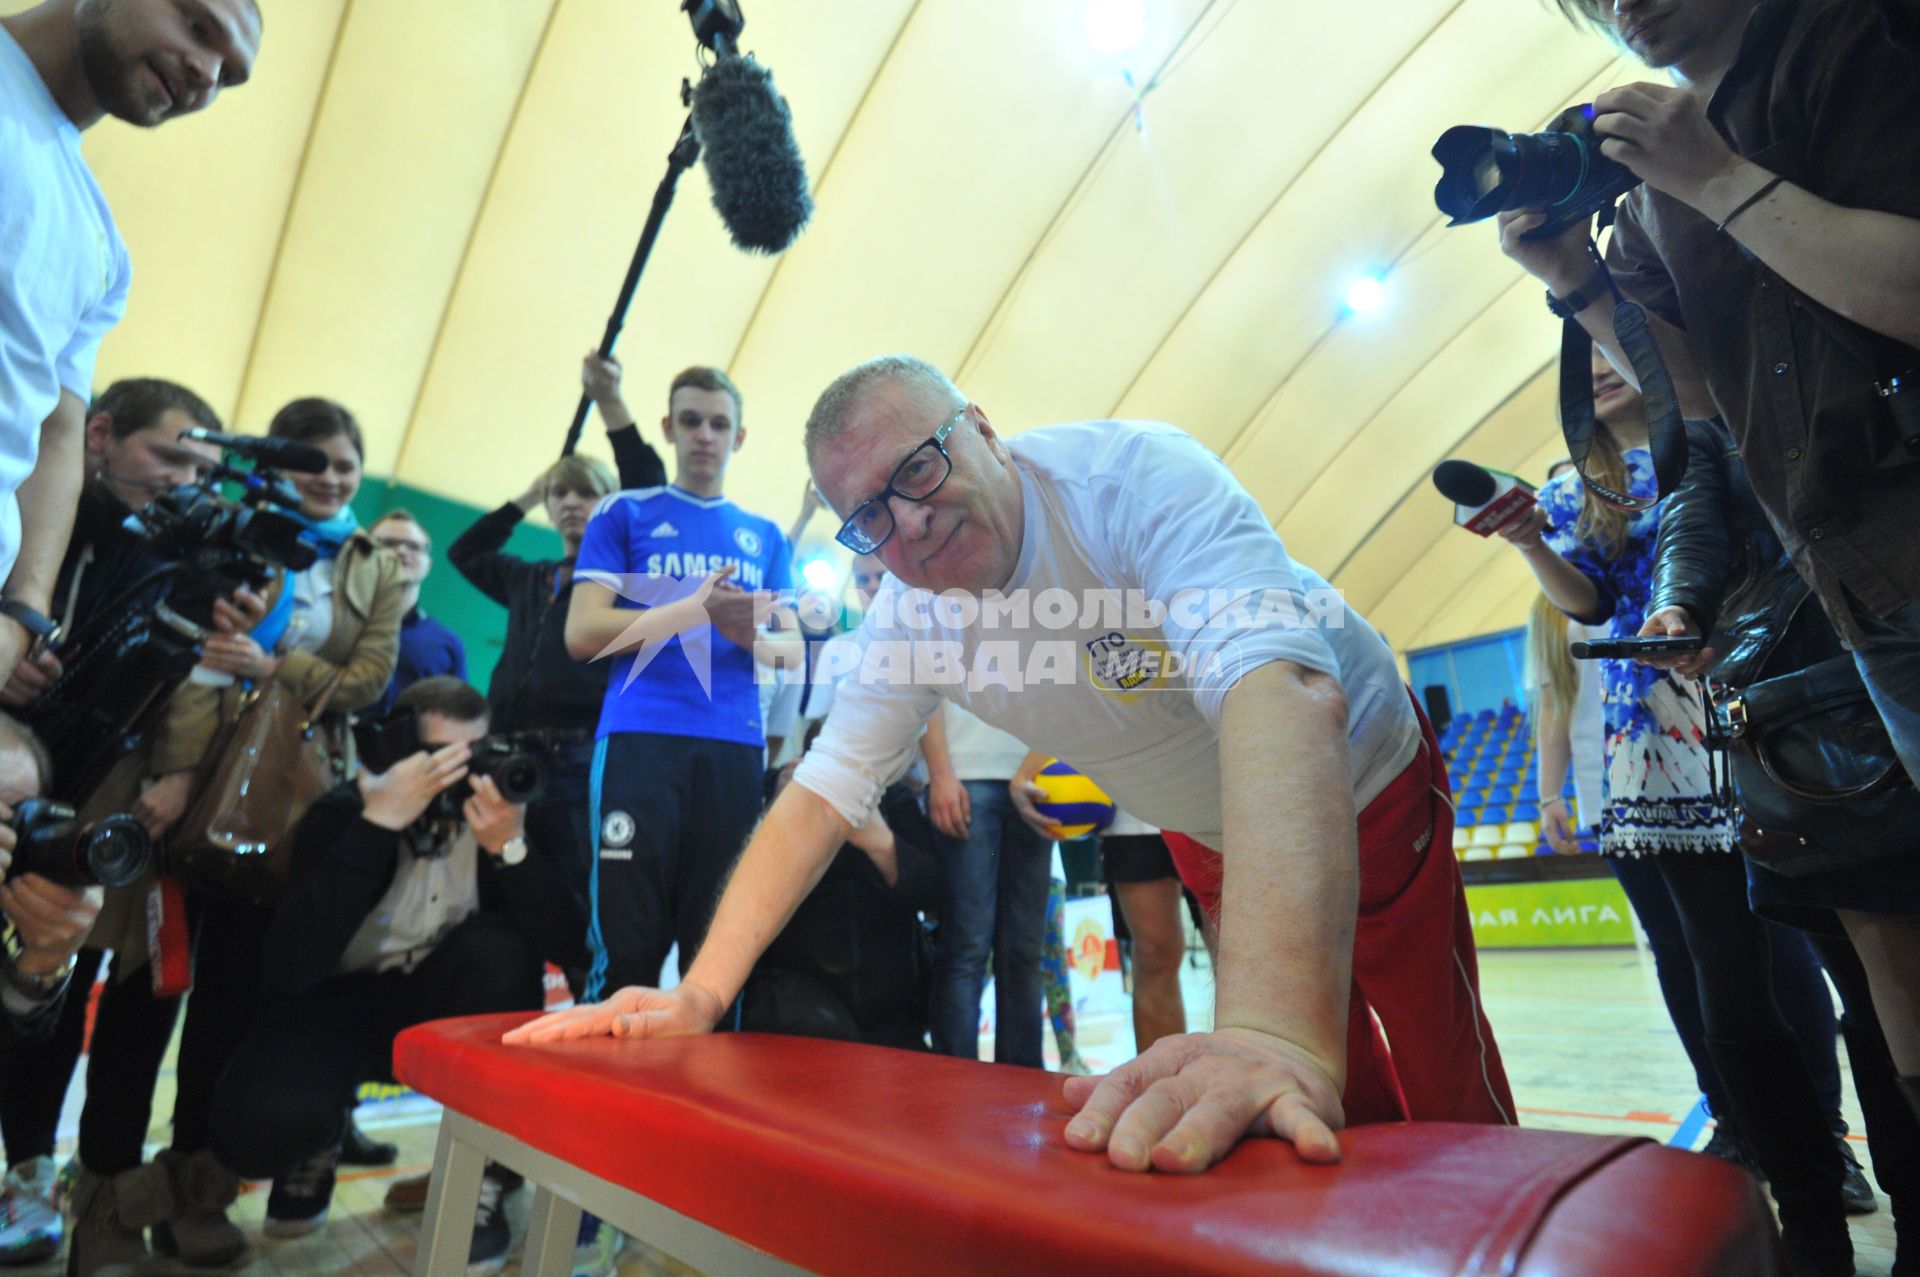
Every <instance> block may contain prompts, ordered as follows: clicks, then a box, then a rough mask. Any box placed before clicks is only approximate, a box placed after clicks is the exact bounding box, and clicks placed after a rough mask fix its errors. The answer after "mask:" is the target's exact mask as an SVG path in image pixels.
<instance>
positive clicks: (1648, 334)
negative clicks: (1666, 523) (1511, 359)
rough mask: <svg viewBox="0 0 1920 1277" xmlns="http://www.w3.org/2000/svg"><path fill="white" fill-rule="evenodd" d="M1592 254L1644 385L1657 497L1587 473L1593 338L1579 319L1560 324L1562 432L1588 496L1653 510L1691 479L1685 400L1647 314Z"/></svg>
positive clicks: (1628, 507)
mask: <svg viewBox="0 0 1920 1277" xmlns="http://www.w3.org/2000/svg"><path fill="white" fill-rule="evenodd" d="M1588 250H1589V251H1590V252H1592V253H1593V259H1594V262H1595V263H1596V265H1597V266H1598V268H1599V270H1600V273H1601V276H1602V277H1603V278H1604V279H1605V280H1606V283H1607V291H1608V292H1610V293H1612V294H1613V299H1614V306H1613V331H1614V335H1615V336H1616V337H1618V338H1619V339H1620V348H1621V350H1622V351H1624V352H1625V354H1626V356H1627V360H1628V362H1629V363H1631V364H1632V365H1633V375H1634V377H1635V378H1636V379H1638V380H1639V382H1640V398H1641V402H1642V404H1643V406H1644V407H1645V410H1646V414H1647V451H1649V452H1651V453H1652V454H1653V477H1654V492H1653V495H1651V496H1634V495H1633V494H1632V493H1630V492H1618V491H1615V490H1614V489H1613V488H1611V487H1609V486H1608V485H1606V484H1604V483H1601V482H1600V481H1599V480H1597V479H1595V478H1594V477H1593V476H1592V475H1590V474H1588V473H1587V457H1588V455H1589V454H1590V453H1591V452H1592V451H1593V432H1594V419H1593V366H1592V365H1593V337H1592V336H1591V335H1590V334H1589V333H1588V332H1587V330H1586V329H1585V328H1582V327H1581V326H1580V322H1579V321H1578V320H1576V319H1564V320H1562V321H1561V328H1560V430H1561V432H1562V433H1563V434H1564V435H1565V436H1566V440H1567V455H1568V456H1569V457H1571V458H1572V460H1573V467H1574V470H1575V471H1576V472H1577V473H1578V474H1579V475H1580V480H1581V482H1582V483H1584V484H1586V485H1587V491H1589V492H1591V493H1592V494H1593V495H1594V496H1596V497H1598V498H1599V499H1600V500H1602V501H1604V502H1606V503H1607V504H1608V505H1610V506H1615V507H1617V508H1619V509H1622V510H1632V511H1640V510H1650V509H1652V508H1653V507H1654V506H1656V505H1659V504H1660V498H1661V496H1662V494H1664V493H1668V492H1672V491H1673V490H1674V489H1675V488H1677V487H1679V486H1680V481H1681V479H1683V478H1684V477H1685V476H1686V473H1687V429H1686V423H1685V422H1684V421H1683V420H1682V419H1681V416H1680V397H1679V396H1678V395H1677V394H1675V393H1674V389H1673V378H1672V377H1670V376H1668V375H1667V364H1666V361H1665V360H1664V359H1662V358H1660V348H1659V346H1657V345H1656V344H1655V343H1654V340H1653V332H1652V330H1651V329H1650V328H1649V327H1648V326H1647V312H1646V311H1644V310H1642V309H1641V308H1640V306H1639V305H1638V304H1636V303H1634V302H1631V301H1628V300H1627V299H1626V298H1625V297H1623V296H1621V294H1620V289H1619V287H1618V286H1617V285H1616V284H1615V283H1614V282H1613V273H1612V272H1611V271H1609V270H1608V269H1607V263H1606V260H1605V259H1604V258H1602V257H1601V256H1600V253H1599V252H1598V250H1596V249H1594V248H1593V247H1592V246H1591V245H1589V246H1588Z"/></svg>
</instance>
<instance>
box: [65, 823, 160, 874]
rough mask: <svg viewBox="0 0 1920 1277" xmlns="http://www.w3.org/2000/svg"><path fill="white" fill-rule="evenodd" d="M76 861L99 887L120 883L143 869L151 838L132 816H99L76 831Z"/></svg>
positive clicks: (149, 851) (150, 854) (145, 865)
mask: <svg viewBox="0 0 1920 1277" xmlns="http://www.w3.org/2000/svg"><path fill="white" fill-rule="evenodd" d="M78 853H79V854H78V857H77V859H78V860H79V862H80V864H81V865H83V866H84V867H85V869H86V873H87V876H88V877H89V878H91V879H92V880H93V881H94V882H97V883H99V884H100V885H101V886H103V887H124V886H126V885H127V884H128V883H130V882H133V881H135V880H136V879H138V878H139V877H140V875H141V874H143V873H145V872H146V871H147V861H148V860H149V859H151V858H152V854H153V841H152V840H151V839H150V838H148V837H147V831H146V829H145V828H144V827H143V826H142V825H141V824H140V822H139V821H137V820H135V819H134V818H133V817H132V816H126V815H117V816H103V817H101V818H100V819H99V820H96V821H94V822H93V824H91V825H88V826H87V827H86V828H85V829H83V830H81V831H80V841H79V847H78Z"/></svg>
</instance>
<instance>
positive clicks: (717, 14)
mask: <svg viewBox="0 0 1920 1277" xmlns="http://www.w3.org/2000/svg"><path fill="white" fill-rule="evenodd" d="M680 7H681V9H683V10H685V11H686V14H687V17H688V19H689V20H690V21H691V22H692V23H693V34H694V38H695V39H697V40H699V41H700V43H701V44H704V45H705V46H707V48H709V49H712V50H713V51H714V53H716V54H718V55H720V56H722V57H725V56H728V55H731V54H735V53H737V52H738V51H739V50H738V45H737V44H736V41H738V40H739V38H740V32H741V30H742V29H743V28H744V27H745V26H746V22H745V20H744V19H743V18H741V16H740V6H739V4H738V2H737V0H681V3H680ZM680 101H681V103H682V104H683V105H685V106H687V107H688V108H689V111H688V114H687V122H686V123H685V124H682V125H681V126H680V137H679V139H678V140H677V141H675V142H674V144H673V149H672V150H670V151H668V152H667V171H666V174H665V175H664V176H663V177H661V179H660V185H659V186H657V187H655V188H654V191H653V206H652V207H651V208H649V209H648V210H647V224H646V225H645V226H643V227H641V228H640V243H639V245H638V246H637V247H635V248H634V250H633V261H632V262H631V263H630V264H629V265H628V266H627V277H626V279H624V280H622V281H621V283H620V296H619V297H618V298H616V299H615V300H614V303H613V313H612V314H611V315H609V316H607V330H606V331H605V332H604V333H602V334H601V335H600V357H601V358H602V359H609V358H611V357H612V356H613V345H614V343H615V342H616V341H618V340H619V339H620V329H621V328H622V327H623V326H624V325H625V324H626V322H627V308H628V307H629V306H631V305H632V304H633V292H634V289H636V288H638V287H639V286H640V273H641V272H642V271H644V270H646V268H647V258H649V257H651V256H652V255H653V242H654V241H655V240H657V239H659V238H660V227H661V224H662V223H664V222H665V221H666V220H667V210H668V209H669V208H671V207H673V193H674V191H675V189H676V188H677V187H678V186H679V185H680V175H681V174H682V173H685V172H686V171H687V170H688V169H690V168H692V167H693V166H694V163H695V162H696V161H697V160H699V158H700V140H699V139H698V138H697V137H695V136H694V133H693V114H692V110H691V108H692V106H693V86H692V85H691V84H689V83H688V82H687V81H685V80H682V81H681V82H680ZM592 406H593V399H592V397H591V396H589V395H588V394H586V392H584V391H582V392H581V395H580V402H579V403H578V404H577V405H575V407H574V410H573V424H572V425H571V426H569V427H567V442H566V446H565V447H563V448H561V449H560V455H561V456H563V457H570V456H572V455H573V450H574V449H575V448H577V447H579V446H580V432H581V430H583V429H584V428H585V426H586V424H587V411H588V409H590V408H591V407H592Z"/></svg>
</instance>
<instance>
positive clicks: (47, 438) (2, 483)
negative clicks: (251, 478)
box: [0, 0, 261, 675]
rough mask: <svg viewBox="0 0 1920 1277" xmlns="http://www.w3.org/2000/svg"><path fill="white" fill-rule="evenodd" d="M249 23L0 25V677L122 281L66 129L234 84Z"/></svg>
mask: <svg viewBox="0 0 1920 1277" xmlns="http://www.w3.org/2000/svg"><path fill="white" fill-rule="evenodd" d="M14 7H15V6H9V8H14ZM260 25H261V23H260V8H259V5H258V3H257V2H256V0H204V2H203V3H198V4H196V5H194V6H191V8H189V7H188V6H184V5H167V4H158V3H151V2H143V3H116V4H101V3H83V2H82V0H44V2H43V3H41V4H37V5H34V6H33V7H31V8H28V9H23V10H21V11H20V12H10V13H8V14H7V16H6V17H5V18H4V19H0V173H4V174H6V176H7V186H6V198H5V199H4V200H0V346H4V348H5V349H6V352H7V355H6V358H5V360H4V361H0V579H4V580H5V582H6V587H5V592H6V599H7V602H8V603H9V604H11V605H12V606H11V608H10V609H9V610H7V611H6V612H5V613H4V614H3V616H0V675H10V674H11V673H12V671H13V668H14V666H15V665H17V664H18V663H19V662H20V660H21V659H22V658H23V657H24V656H25V655H26V653H27V652H28V650H29V649H30V648H31V647H32V646H33V643H34V640H35V639H36V638H37V637H38V633H39V631H40V630H42V629H43V628H44V626H45V625H46V620H47V615H48V613H46V612H43V611H42V610H41V609H44V608H46V607H47V605H48V595H49V592H50V589H51V586H52V584H53V578H54V576H55V573H56V571H57V568H58V565H59V563H60V559H61V555H62V554H63V553H64V552H65V549H66V544H67V538H68V534H69V532H70V531H71V528H72V524H71V519H72V517H73V512H74V510H73V500H74V494H75V493H76V492H77V491H78V490H79V486H80V479H81V476H80V467H79V463H80V459H81V454H82V451H83V445H82V442H81V440H82V435H83V433H84V430H85V425H86V416H87V415H86V407H85V405H86V396H87V395H88V394H89V393H90V392H91V390H92V382H93V370H94V361H95V356H96V355H97V354H98V353H99V349H100V339H101V338H102V336H104V335H105V334H106V332H107V331H108V330H109V329H111V328H112V327H113V326H114V324H116V323H118V322H119V319H120V316H121V313H122V312H123V311H124V310H125V308H126V301H127V287H128V282H129V278H130V275H131V267H130V265H129V262H128V258H127V248H126V245H125V244H124V243H123V242H122V241H121V238H120V233H119V231H118V230H117V229H116V228H115V226H114V223H113V212H112V210H111V209H110V208H108V206H107V201H106V197H105V195H104V194H102V192H101V190H100V187H99V184H98V183H97V182H96V181H95V180H94V177H93V173H92V172H91V171H90V170H89V168H88V166H87V161H86V157H85V155H84V154H83V153H82V151H81V145H80V135H81V133H82V132H83V131H84V130H86V129H89V128H92V127H93V126H94V125H95V124H97V123H99V121H100V120H102V119H104V118H105V117H107V116H109V115H111V116H114V117H115V118H117V119H120V120H124V121H127V122H128V123H131V124H136V125H140V126H143V127H147V128H151V127H154V126H157V125H160V124H163V123H165V122H166V121H168V120H171V119H176V118H178V117H180V116H183V115H187V114H190V113H192V112H194V111H199V110H202V109H203V108H205V107H207V106H209V105H211V104H212V103H213V100H214V99H215V98H216V97H217V96H219V94H220V91H221V90H222V89H227V88H233V87H236V86H238V85H241V84H244V83H245V82H246V80H247V78H248V76H249V75H250V73H251V71H252V68H253V62H254V58H255V56H256V55H257V54H258V52H259V49H260Z"/></svg>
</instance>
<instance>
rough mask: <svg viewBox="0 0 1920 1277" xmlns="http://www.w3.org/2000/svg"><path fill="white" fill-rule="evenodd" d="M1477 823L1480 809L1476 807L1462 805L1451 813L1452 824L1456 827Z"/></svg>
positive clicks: (1460, 827) (1462, 827)
mask: <svg viewBox="0 0 1920 1277" xmlns="http://www.w3.org/2000/svg"><path fill="white" fill-rule="evenodd" d="M1479 823H1480V809H1479V808H1478V807H1462V808H1460V809H1459V810H1458V811H1456V812H1454V814H1453V824H1454V828H1456V829H1465V828H1467V827H1468V826H1470V825H1477V824H1479Z"/></svg>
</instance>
